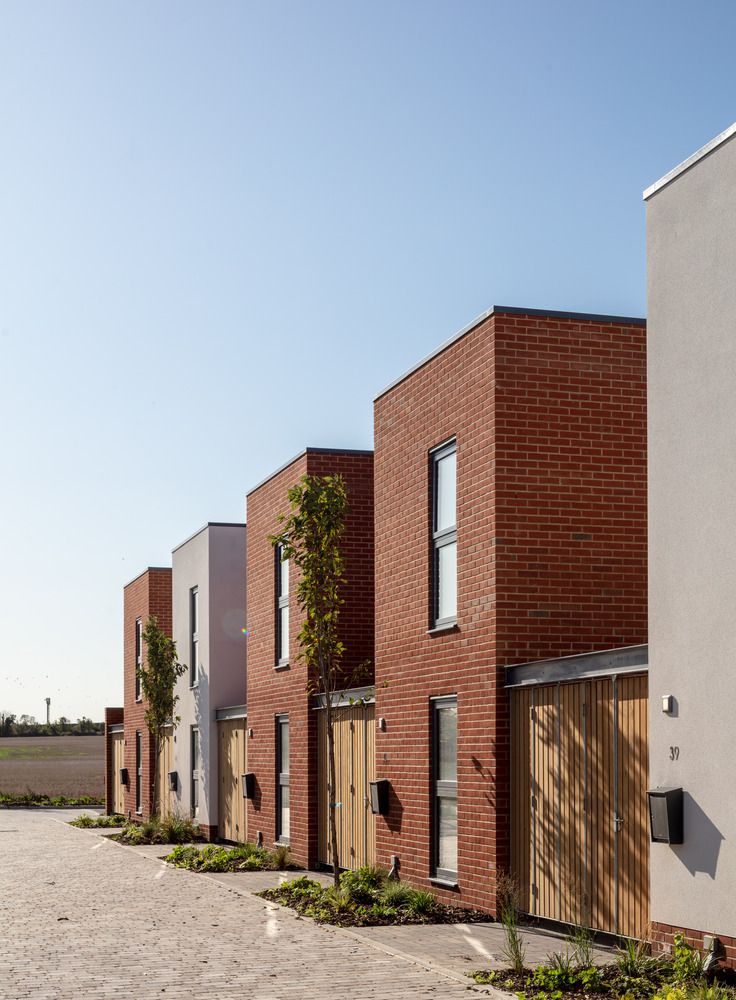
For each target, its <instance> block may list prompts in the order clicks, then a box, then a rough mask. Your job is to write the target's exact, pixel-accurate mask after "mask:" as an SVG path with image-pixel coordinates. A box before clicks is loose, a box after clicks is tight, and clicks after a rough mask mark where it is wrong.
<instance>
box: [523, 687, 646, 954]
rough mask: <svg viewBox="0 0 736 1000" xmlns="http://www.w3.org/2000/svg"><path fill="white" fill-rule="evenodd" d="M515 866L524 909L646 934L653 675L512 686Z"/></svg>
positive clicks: (617, 931)
mask: <svg viewBox="0 0 736 1000" xmlns="http://www.w3.org/2000/svg"><path fill="white" fill-rule="evenodd" d="M511 725H512V767H513V774H512V836H511V853H512V867H513V870H514V873H515V874H516V877H517V879H518V881H519V885H520V889H521V893H522V900H523V905H524V907H525V909H526V910H527V911H528V912H529V913H532V914H535V915H537V916H540V917H546V918H548V919H552V920H561V921H564V922H566V923H581V924H586V925H587V926H589V927H592V928H595V929H597V930H603V931H609V932H611V933H615V934H622V935H625V936H627V937H641V936H642V935H643V934H644V932H645V929H646V925H647V922H648V919H649V843H648V829H647V811H646V787H647V746H648V739H647V678H646V676H645V675H625V676H620V677H614V678H611V677H604V678H600V679H596V680H590V681H581V682H575V683H564V684H550V685H543V686H540V687H531V688H519V689H515V690H512V692H511Z"/></svg>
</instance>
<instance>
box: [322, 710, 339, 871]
mask: <svg viewBox="0 0 736 1000" xmlns="http://www.w3.org/2000/svg"><path fill="white" fill-rule="evenodd" d="M325 696H326V697H325V712H326V713H327V757H328V760H329V767H330V841H331V843H330V847H331V853H332V874H333V881H334V883H335V885H338V884H339V882H340V857H339V855H338V851H337V815H336V810H337V803H336V802H335V796H336V793H337V774H336V768H335V733H334V729H333V719H332V691H330V690H326V691H325Z"/></svg>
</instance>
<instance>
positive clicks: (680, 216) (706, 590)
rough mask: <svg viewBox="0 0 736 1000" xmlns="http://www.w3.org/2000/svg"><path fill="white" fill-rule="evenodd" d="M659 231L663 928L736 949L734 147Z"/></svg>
mask: <svg viewBox="0 0 736 1000" xmlns="http://www.w3.org/2000/svg"><path fill="white" fill-rule="evenodd" d="M647 230H648V281H649V305H648V314H649V316H648V345H649V346H648V364H649V376H648V378H649V381H648V386H649V387H648V407H649V664H650V666H649V678H650V680H649V684H650V787H655V786H657V785H662V786H670V785H671V786H681V787H682V788H683V789H684V795H685V833H684V841H685V842H684V843H683V844H682V846H680V847H674V846H672V847H671V846H669V845H666V844H652V845H651V858H652V866H651V890H652V893H651V895H652V920H654V921H657V922H661V923H666V924H673V925H676V926H680V927H686V928H692V929H695V930H703V931H713V932H715V933H720V934H723V935H729V936H736V895H735V892H736V889H735V887H736V790H735V787H734V786H735V782H734V777H733V765H734V751H735V750H736V723H735V716H736V642H735V641H734V633H735V627H734V626H735V624H736V141H734V140H733V139H731V140H729V141H727V142H726V143H725V144H724V145H722V146H720V147H719V148H717V149H716V150H715V151H714V152H712V153H711V154H710V155H708V156H706V157H705V158H704V159H702V160H700V161H699V162H697V163H696V164H695V165H694V166H692V167H691V168H690V169H689V170H686V171H685V172H684V173H682V174H680V176H678V177H677V178H676V179H675V180H674V181H672V183H670V184H669V185H667V186H665V187H663V188H662V189H661V190H659V191H658V192H657V193H655V194H654V195H652V196H651V198H650V199H649V201H648V204H647ZM666 694H671V695H673V697H674V699H675V706H676V707H675V712H674V714H673V715H672V716H668V715H665V714H663V712H662V709H661V696H662V695H666ZM670 748H673V749H672V750H671V749H670Z"/></svg>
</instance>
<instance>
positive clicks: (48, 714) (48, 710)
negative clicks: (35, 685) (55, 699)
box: [46, 698, 51, 726]
mask: <svg viewBox="0 0 736 1000" xmlns="http://www.w3.org/2000/svg"><path fill="white" fill-rule="evenodd" d="M50 724H51V699H50V698H47V699H46V725H47V726H48V725H50Z"/></svg>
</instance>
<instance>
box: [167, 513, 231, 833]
mask: <svg viewBox="0 0 736 1000" xmlns="http://www.w3.org/2000/svg"><path fill="white" fill-rule="evenodd" d="M193 587H197V588H198V592H199V631H198V635H199V663H198V680H197V683H196V685H195V686H194V687H192V686H190V672H189V669H187V671H186V673H185V674H184V675H183V676H182V677H180V678H179V681H178V683H177V688H176V693H177V694H178V696H179V701H178V703H177V706H176V714H177V715H179V716H180V717H181V722H180V723H179V725H178V726H177V728H176V731H175V742H174V767H175V770H176V771H177V773H178V776H179V788H178V792H177V795H176V808H177V810H178V811H179V812H180V813H181V814H182V815H187V816H188V815H189V814H190V812H191V766H192V765H191V743H190V734H191V727H192V726H197V727H198V728H199V737H200V753H201V767H200V780H199V813H198V816H197V820H198V822H200V823H202V824H205V825H207V826H216V825H217V822H218V817H217V802H218V775H217V724H216V722H215V713H216V710H217V709H218V708H223V707H227V706H230V705H243V704H244V703H245V671H246V663H245V646H246V643H245V637H244V635H243V629H244V628H245V526H244V525H214V524H211V525H207V526H206V527H205V528H203V529H202V531H200V532H199V533H198V534H196V535H195V536H194V537H193V538H191V539H189V540H188V541H187V542H185V543H184V544H183V545H182V546H180V547H179V548H178V549H176V550H175V551H174V552H173V554H172V591H173V634H174V639H175V641H176V645H177V651H178V654H179V659H180V660H181V661H182V662H183V663H186V665H187V668H189V667H190V666H191V664H190V662H189V661H190V658H191V657H190V646H191V630H190V629H191V623H190V601H191V596H190V595H191V591H192V588H193Z"/></svg>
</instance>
